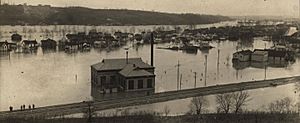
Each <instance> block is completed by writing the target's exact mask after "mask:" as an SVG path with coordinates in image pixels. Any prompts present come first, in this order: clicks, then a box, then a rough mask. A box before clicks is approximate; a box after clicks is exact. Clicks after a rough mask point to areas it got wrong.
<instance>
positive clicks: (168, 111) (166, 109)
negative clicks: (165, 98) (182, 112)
mask: <svg viewBox="0 0 300 123" xmlns="http://www.w3.org/2000/svg"><path fill="white" fill-rule="evenodd" d="M170 112H171V110H170V108H169V106H167V105H166V106H165V107H164V110H163V113H164V114H165V116H168V115H169V113H170Z"/></svg>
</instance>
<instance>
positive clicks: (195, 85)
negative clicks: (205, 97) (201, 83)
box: [194, 72, 197, 88]
mask: <svg viewBox="0 0 300 123" xmlns="http://www.w3.org/2000/svg"><path fill="white" fill-rule="evenodd" d="M194 74H195V76H194V77H195V84H194V88H196V87H197V72H194Z"/></svg>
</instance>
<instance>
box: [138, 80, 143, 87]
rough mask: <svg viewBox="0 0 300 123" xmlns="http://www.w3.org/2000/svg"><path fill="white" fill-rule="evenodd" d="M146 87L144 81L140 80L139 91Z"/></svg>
mask: <svg viewBox="0 0 300 123" xmlns="http://www.w3.org/2000/svg"><path fill="white" fill-rule="evenodd" d="M143 87H144V81H143V80H142V79H140V80H138V89H141V88H143Z"/></svg>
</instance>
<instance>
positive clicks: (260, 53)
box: [251, 49, 268, 62]
mask: <svg viewBox="0 0 300 123" xmlns="http://www.w3.org/2000/svg"><path fill="white" fill-rule="evenodd" d="M251 61H253V62H266V61H268V51H267V50H261V49H255V50H254V51H253V53H252V54H251Z"/></svg>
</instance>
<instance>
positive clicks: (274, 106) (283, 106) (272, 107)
mask: <svg viewBox="0 0 300 123" xmlns="http://www.w3.org/2000/svg"><path fill="white" fill-rule="evenodd" d="M268 109H269V111H270V112H271V113H287V112H291V111H292V100H291V99H290V98H289V97H285V98H283V99H279V100H276V101H274V102H272V103H270V104H269V105H268Z"/></svg>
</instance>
